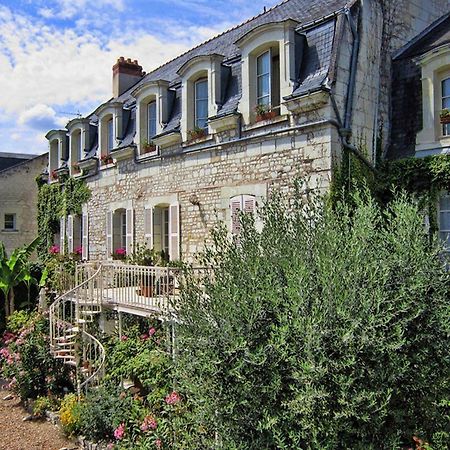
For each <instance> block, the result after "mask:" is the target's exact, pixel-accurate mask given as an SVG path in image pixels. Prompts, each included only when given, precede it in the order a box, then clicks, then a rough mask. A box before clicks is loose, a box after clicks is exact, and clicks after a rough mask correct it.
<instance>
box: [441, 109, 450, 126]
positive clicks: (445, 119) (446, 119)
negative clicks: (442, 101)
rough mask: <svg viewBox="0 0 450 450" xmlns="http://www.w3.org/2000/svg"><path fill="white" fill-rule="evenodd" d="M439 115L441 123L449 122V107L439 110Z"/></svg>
mask: <svg viewBox="0 0 450 450" xmlns="http://www.w3.org/2000/svg"><path fill="white" fill-rule="evenodd" d="M439 117H440V118H441V123H443V124H447V123H450V109H448V108H444V109H443V110H442V111H441V112H440V114H439Z"/></svg>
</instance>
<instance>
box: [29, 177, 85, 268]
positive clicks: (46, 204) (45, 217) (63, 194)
mask: <svg viewBox="0 0 450 450" xmlns="http://www.w3.org/2000/svg"><path fill="white" fill-rule="evenodd" d="M37 183H38V188H39V192H38V215H37V221H38V233H39V236H40V237H41V240H40V244H39V247H38V254H39V256H40V258H41V259H43V260H45V259H46V258H47V255H48V249H49V247H50V246H51V245H52V244H53V237H54V235H55V234H56V233H57V232H58V231H59V223H60V219H61V217H67V215H68V214H81V212H82V207H83V204H84V203H86V202H87V201H88V200H89V198H90V196H91V191H90V189H89V188H88V187H87V185H86V183H85V182H84V181H83V180H79V179H76V178H68V177H67V178H64V179H62V180H60V182H59V183H53V184H47V183H44V182H42V181H41V180H40V179H38V180H37Z"/></svg>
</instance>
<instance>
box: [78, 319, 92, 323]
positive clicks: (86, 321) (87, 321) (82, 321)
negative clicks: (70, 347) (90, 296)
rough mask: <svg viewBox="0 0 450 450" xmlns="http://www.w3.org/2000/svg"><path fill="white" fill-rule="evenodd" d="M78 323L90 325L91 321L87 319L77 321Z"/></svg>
mask: <svg viewBox="0 0 450 450" xmlns="http://www.w3.org/2000/svg"><path fill="white" fill-rule="evenodd" d="M76 322H77V323H89V322H91V321H90V320H86V319H77V320H76Z"/></svg>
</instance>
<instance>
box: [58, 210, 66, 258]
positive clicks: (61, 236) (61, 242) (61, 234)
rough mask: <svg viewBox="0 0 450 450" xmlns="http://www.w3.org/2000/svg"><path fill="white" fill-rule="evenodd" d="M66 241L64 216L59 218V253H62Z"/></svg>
mask: <svg viewBox="0 0 450 450" xmlns="http://www.w3.org/2000/svg"><path fill="white" fill-rule="evenodd" d="M65 242H66V218H65V217H61V218H60V219H59V253H60V254H61V255H64V250H65V249H64V247H65Z"/></svg>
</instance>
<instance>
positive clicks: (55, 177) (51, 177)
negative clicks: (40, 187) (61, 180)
mask: <svg viewBox="0 0 450 450" xmlns="http://www.w3.org/2000/svg"><path fill="white" fill-rule="evenodd" d="M50 179H51V180H53V181H56V180H57V179H58V172H57V171H56V169H53V170H52V173H51V174H50Z"/></svg>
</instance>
